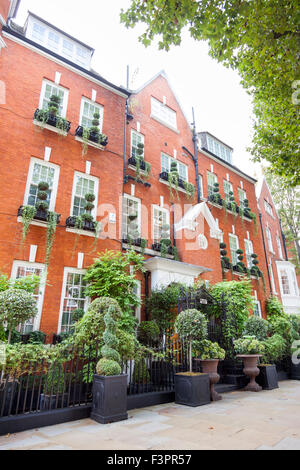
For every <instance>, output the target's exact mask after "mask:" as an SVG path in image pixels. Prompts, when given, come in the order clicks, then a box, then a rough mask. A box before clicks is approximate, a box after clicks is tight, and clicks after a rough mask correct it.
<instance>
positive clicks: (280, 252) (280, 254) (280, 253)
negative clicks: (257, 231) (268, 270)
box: [276, 235, 283, 260]
mask: <svg viewBox="0 0 300 470" xmlns="http://www.w3.org/2000/svg"><path fill="white" fill-rule="evenodd" d="M276 242H277V250H278V256H279V258H280V259H281V260H283V251H282V245H281V240H280V237H279V235H276Z"/></svg>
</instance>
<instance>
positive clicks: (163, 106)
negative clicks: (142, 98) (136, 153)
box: [150, 96, 178, 131]
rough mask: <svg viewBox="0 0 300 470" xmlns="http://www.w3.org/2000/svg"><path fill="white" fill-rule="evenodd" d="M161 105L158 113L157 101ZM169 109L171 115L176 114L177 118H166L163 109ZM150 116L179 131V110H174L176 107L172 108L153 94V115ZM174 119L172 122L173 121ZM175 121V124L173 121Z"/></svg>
mask: <svg viewBox="0 0 300 470" xmlns="http://www.w3.org/2000/svg"><path fill="white" fill-rule="evenodd" d="M155 102H156V104H157V105H159V109H160V112H159V113H156V112H155V111H156V106H155V104H154V103H155ZM162 109H163V110H167V111H168V112H169V116H175V119H167V120H166V119H165V118H164V113H163V112H161V110H162ZM150 117H152V118H154V119H157V120H159V122H160V123H161V124H163V125H166V126H167V127H169V128H171V129H174V130H175V131H178V123H177V112H176V111H174V109H172V108H170V107H169V106H167V105H166V104H164V103H163V102H162V101H159V100H158V99H157V98H154V96H151V115H150ZM171 121H172V122H171ZM173 121H174V122H175V125H174V123H173Z"/></svg>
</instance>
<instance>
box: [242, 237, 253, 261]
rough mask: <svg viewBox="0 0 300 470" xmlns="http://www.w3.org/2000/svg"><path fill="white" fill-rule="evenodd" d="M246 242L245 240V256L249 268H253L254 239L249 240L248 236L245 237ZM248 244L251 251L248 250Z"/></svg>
mask: <svg viewBox="0 0 300 470" xmlns="http://www.w3.org/2000/svg"><path fill="white" fill-rule="evenodd" d="M244 242H245V258H246V260H247V267H248V269H251V268H253V266H254V265H253V258H252V257H251V255H253V253H254V249H253V242H252V240H249V239H247V238H245V239H244ZM247 246H248V247H249V246H250V247H251V250H250V252H248V250H247Z"/></svg>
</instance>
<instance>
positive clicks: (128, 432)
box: [0, 380, 300, 450]
mask: <svg viewBox="0 0 300 470" xmlns="http://www.w3.org/2000/svg"><path fill="white" fill-rule="evenodd" d="M279 385H280V388H279V389H276V390H272V391H262V392H260V393H251V392H241V391H238V392H231V393H226V394H223V400H222V401H219V402H215V403H211V404H210V405H205V406H201V407H198V408H190V407H186V406H182V405H176V404H175V403H168V404H165V405H158V406H152V407H149V408H143V409H139V410H132V411H129V419H128V420H127V421H122V422H119V423H113V424H107V425H102V424H98V423H96V422H95V421H92V420H91V419H84V420H81V421H74V422H71V423H65V424H59V425H56V426H51V427H45V428H39V429H35V430H31V431H25V432H22V433H19V434H13V435H8V436H2V437H0V450H204V449H205V450H255V449H257V450H300V382H298V381H292V380H289V381H285V382H280V384H279Z"/></svg>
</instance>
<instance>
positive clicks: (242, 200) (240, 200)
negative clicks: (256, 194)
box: [238, 188, 247, 204]
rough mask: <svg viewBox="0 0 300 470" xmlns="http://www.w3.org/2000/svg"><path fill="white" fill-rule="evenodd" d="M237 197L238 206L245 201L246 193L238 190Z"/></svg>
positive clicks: (241, 189)
mask: <svg viewBox="0 0 300 470" xmlns="http://www.w3.org/2000/svg"><path fill="white" fill-rule="evenodd" d="M241 193H242V194H243V199H242V198H241V197H240V196H241ZM238 197H239V202H240V204H243V203H244V201H245V200H246V199H247V193H246V191H245V190H244V189H243V188H238Z"/></svg>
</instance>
